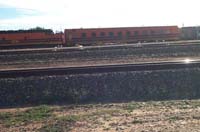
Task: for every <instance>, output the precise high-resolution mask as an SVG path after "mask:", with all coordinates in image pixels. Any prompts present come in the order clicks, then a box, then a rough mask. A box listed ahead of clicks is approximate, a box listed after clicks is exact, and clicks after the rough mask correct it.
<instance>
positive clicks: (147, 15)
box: [0, 0, 200, 31]
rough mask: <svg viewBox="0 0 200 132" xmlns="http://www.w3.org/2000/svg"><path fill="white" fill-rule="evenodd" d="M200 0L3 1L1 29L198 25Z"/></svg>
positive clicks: (0, 6) (0, 10)
mask: <svg viewBox="0 0 200 132" xmlns="http://www.w3.org/2000/svg"><path fill="white" fill-rule="evenodd" d="M199 7H200V1H199V0H0V30H15V29H29V28H33V27H36V26H39V27H43V28H51V29H53V30H54V31H63V30H64V29H68V28H99V27H134V26H169V25H178V26H179V27H182V26H198V25H200V8H199Z"/></svg>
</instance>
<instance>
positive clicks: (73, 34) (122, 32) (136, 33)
mask: <svg viewBox="0 0 200 132" xmlns="http://www.w3.org/2000/svg"><path fill="white" fill-rule="evenodd" d="M179 35H180V33H179V28H178V27H177V26H154V27H121V28H91V29H66V30H65V40H64V41H65V43H66V44H67V45H75V44H83V45H93V44H94V45H95V44H104V43H136V42H144V41H145V42H153V41H163V40H166V41H171V40H178V39H179Z"/></svg>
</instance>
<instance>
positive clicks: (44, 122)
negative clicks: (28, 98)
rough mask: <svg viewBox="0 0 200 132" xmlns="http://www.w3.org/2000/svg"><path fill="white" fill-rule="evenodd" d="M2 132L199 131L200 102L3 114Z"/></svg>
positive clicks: (0, 119)
mask: <svg viewBox="0 0 200 132" xmlns="http://www.w3.org/2000/svg"><path fill="white" fill-rule="evenodd" d="M0 127H1V131H2V132H9V131H10V132H11V131H19V132H20V131H41V132H45V131H46V132H49V131H50V132H67V131H71V132H93V131H95V132H101V131H105V132H106V131H109V132H115V131H119V132H121V131H124V132H132V131H133V132H135V131H136V132H137V131H139V132H140V131H156V132H157V131H185V132H186V131H198V130H199V129H200V100H182V101H162V102H154V101H151V102H130V103H119V104H88V105H70V106H39V107H34V108H27V109H26V110H24V109H18V110H16V111H14V110H12V111H9V112H1V111H0Z"/></svg>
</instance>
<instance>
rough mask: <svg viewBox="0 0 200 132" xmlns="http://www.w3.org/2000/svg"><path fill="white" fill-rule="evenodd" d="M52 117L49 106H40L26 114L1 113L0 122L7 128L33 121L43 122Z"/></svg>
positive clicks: (27, 111) (25, 112)
mask: <svg viewBox="0 0 200 132" xmlns="http://www.w3.org/2000/svg"><path fill="white" fill-rule="evenodd" d="M50 116H51V109H50V108H49V107H48V106H45V105H43V106H39V107H34V108H32V109H28V110H26V111H24V112H16V113H8V112H7V113H0V121H1V122H3V124H5V125H6V126H7V127H10V126H13V125H20V124H25V123H28V122H32V121H41V120H44V119H46V118H48V117H50Z"/></svg>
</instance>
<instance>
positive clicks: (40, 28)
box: [29, 27, 46, 30]
mask: <svg viewBox="0 0 200 132" xmlns="http://www.w3.org/2000/svg"><path fill="white" fill-rule="evenodd" d="M29 30H46V29H45V28H42V27H35V28H30V29H29Z"/></svg>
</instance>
